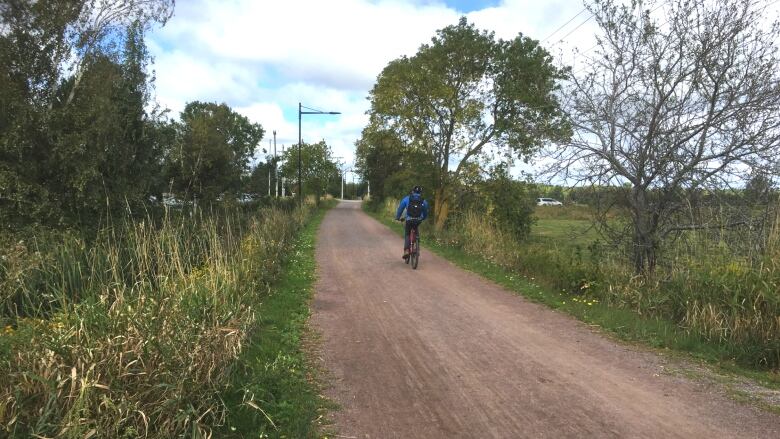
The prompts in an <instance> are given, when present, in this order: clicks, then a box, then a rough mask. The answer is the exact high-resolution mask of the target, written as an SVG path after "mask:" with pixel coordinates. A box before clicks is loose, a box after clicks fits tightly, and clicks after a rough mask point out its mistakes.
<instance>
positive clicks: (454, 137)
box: [358, 18, 568, 228]
mask: <svg viewBox="0 0 780 439" xmlns="http://www.w3.org/2000/svg"><path fill="white" fill-rule="evenodd" d="M563 74H564V71H563V70H560V69H558V68H557V67H555V66H554V65H553V62H552V57H551V56H550V55H549V54H548V52H547V51H546V50H545V49H543V48H542V47H541V46H540V45H539V44H538V42H537V41H534V40H532V39H530V38H527V37H524V36H522V35H519V36H518V37H516V38H515V39H512V40H509V41H506V40H502V39H496V38H495V37H494V35H493V34H492V33H490V32H487V31H480V30H478V29H476V28H475V27H474V26H473V25H471V24H468V23H467V21H466V19H465V18H462V19H461V20H460V21H459V23H458V24H457V25H453V26H448V27H445V28H444V29H441V30H439V31H438V32H437V34H436V36H435V37H434V38H433V39H432V40H431V43H430V44H425V45H422V46H421V47H420V49H419V50H418V52H417V53H416V54H415V55H414V56H413V57H411V58H407V57H401V58H398V59H396V60H393V61H391V62H390V63H389V64H388V65H387V66H386V67H385V68H384V70H383V71H382V73H381V74H380V75H379V78H378V79H377V82H376V84H375V85H374V88H373V89H372V91H371V97H370V99H371V110H370V116H371V118H370V125H369V127H368V128H367V129H366V130H365V131H364V137H363V139H362V140H361V141H360V143H359V148H358V160H359V162H360V163H361V167H362V169H363V171H364V173H365V174H366V175H371V176H372V177H373V178H375V179H376V180H373V179H372V180H370V181H372V183H374V186H376V187H380V188H382V189H381V190H382V191H383V192H384V191H385V186H386V185H387V181H388V180H390V179H391V178H392V176H393V175H399V174H401V173H402V172H410V173H414V171H415V170H414V169H412V168H410V167H409V165H408V164H409V163H414V164H416V165H418V166H419V169H420V172H430V171H432V174H431V176H430V177H429V178H431V177H432V180H433V181H432V188H433V189H434V191H435V199H434V213H435V216H436V224H437V227H438V228H441V227H442V226H443V225H444V223H445V221H446V218H447V215H448V213H449V210H450V208H451V204H452V203H451V193H450V190H451V186H452V184H453V182H457V181H458V180H459V179H460V178H461V177H462V174H463V173H464V172H465V170H466V169H467V168H469V166H470V164H472V163H473V162H474V161H475V160H476V159H478V158H479V157H480V156H484V155H486V154H487V151H488V149H492V150H500V151H506V150H509V151H511V153H512V154H521V155H528V154H530V153H531V152H533V151H535V150H536V149H538V148H539V147H540V146H541V145H542V144H543V143H544V142H547V141H550V140H562V139H565V138H566V136H567V132H568V130H567V125H566V123H565V121H564V119H563V117H562V114H561V112H560V110H559V106H558V100H557V97H556V94H555V92H556V91H557V90H558V81H559V80H560V79H562V78H563ZM361 144H362V147H361ZM399 153H400V154H399ZM408 154H415V155H416V157H415V161H412V160H405V162H406V163H407V165H406V166H404V160H401V162H400V165H401V166H400V167H399V161H398V159H399V158H400V157H401V156H403V155H408ZM380 157H386V158H389V159H392V161H390V162H386V163H382V162H380V160H378V159H379V158H380ZM453 163H457V166H455V169H450V165H451V164H453ZM387 165H389V169H388V170H382V169H379V168H380V167H382V166H387ZM428 170H430V171H428ZM390 172H392V173H390ZM413 175H414V174H413Z"/></svg>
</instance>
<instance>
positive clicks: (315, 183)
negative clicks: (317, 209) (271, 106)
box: [280, 141, 341, 202]
mask: <svg viewBox="0 0 780 439" xmlns="http://www.w3.org/2000/svg"><path fill="white" fill-rule="evenodd" d="M298 152H299V149H298V146H297V145H294V146H293V147H292V148H290V149H288V150H287V151H285V152H284V156H283V161H284V164H282V166H281V170H280V173H281V174H282V175H284V177H285V179H287V181H289V182H291V184H294V185H295V186H296V187H297V182H298ZM300 154H301V155H300V157H301V169H300V171H301V180H302V183H303V189H304V193H308V194H312V193H313V194H314V196H315V197H316V200H317V202H319V199H320V197H321V196H322V195H324V194H325V193H326V191H327V189H328V185H329V183H330V182H332V181H335V180H337V179H338V178H339V176H340V175H341V174H340V173H339V170H338V166H337V165H336V162H335V160H334V159H333V153H332V152H331V150H330V147H329V146H328V145H327V144H326V143H325V141H320V142H317V143H304V144H303V147H302V148H300ZM292 182H295V183H292Z"/></svg>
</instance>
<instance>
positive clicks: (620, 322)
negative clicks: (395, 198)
mask: <svg viewBox="0 0 780 439" xmlns="http://www.w3.org/2000/svg"><path fill="white" fill-rule="evenodd" d="M364 210H365V211H366V213H367V214H369V215H370V216H372V217H373V218H375V219H376V220H378V221H379V222H381V223H383V224H385V225H386V226H388V227H390V229H392V230H393V231H395V232H396V233H398V234H399V235H401V236H403V227H402V226H401V225H399V223H396V222H394V221H392V220H391V219H389V218H387V217H385V216H383V215H381V213H378V212H373V211H370V210H367V209H364ZM422 238H423V240H422V243H423V246H424V247H426V248H427V249H429V250H431V251H432V252H434V253H436V254H438V255H439V256H441V257H443V258H445V259H447V260H449V261H450V262H452V263H454V264H455V265H457V266H459V267H461V268H464V269H466V270H468V271H471V272H473V273H476V274H479V275H481V276H483V277H485V278H487V279H489V280H491V281H493V282H495V283H497V284H499V285H501V286H502V287H504V288H506V289H508V290H510V291H512V292H514V293H517V294H521V295H523V296H525V297H526V298H528V299H529V300H531V301H534V302H538V303H542V304H545V305H547V306H549V307H550V308H553V309H559V310H561V311H563V312H566V313H568V314H571V315H572V316H574V317H576V318H577V319H579V320H581V321H583V322H585V323H588V324H589V325H591V326H594V327H599V328H600V329H602V330H603V331H604V332H607V333H609V334H613V335H614V336H616V337H617V338H619V339H621V340H624V341H629V342H636V343H640V344H644V345H648V346H651V347H653V348H658V349H665V350H668V351H669V352H670V353H671V352H686V353H688V354H690V355H691V356H693V357H694V358H695V359H698V360H700V361H704V362H707V363H710V364H712V365H715V366H717V367H718V369H719V370H720V371H721V372H722V373H731V374H737V375H740V376H744V377H749V378H751V379H753V380H755V381H756V382H757V383H759V384H761V385H763V386H766V387H768V388H771V389H780V374H778V373H776V372H771V371H756V370H751V369H746V368H743V367H741V366H739V365H737V364H736V363H735V362H734V361H733V360H732V351H731V349H730V347H729V345H724V344H714V343H711V342H709V341H708V340H706V339H705V338H704V337H702V336H700V335H698V334H696V333H692V332H688V331H685V330H684V329H683V328H680V327H679V326H677V325H676V324H674V322H671V321H668V320H664V319H660V318H652V317H646V316H643V315H640V314H638V313H636V312H634V311H632V310H628V309H621V308H615V307H610V306H607V305H606V304H603V303H600V301H599V300H598V299H596V298H594V297H589V296H588V295H587V294H582V295H573V294H571V293H568V292H565V291H554V290H552V289H550V288H548V287H545V286H544V285H542V283H541V282H538V281H537V280H536V279H535V278H534V277H532V276H527V275H524V274H519V273H516V272H513V271H511V270H508V269H506V268H503V267H501V266H498V265H497V264H495V263H493V262H491V261H488V260H486V259H484V258H482V257H479V256H474V255H471V254H468V253H466V251H464V250H463V249H461V248H458V247H454V246H450V245H446V244H441V243H438V242H436V241H434V240H426V239H425V231H423V232H422ZM762 405H764V406H765V407H766V405H765V404H762ZM770 409H772V410H773V411H775V410H776V409H777V408H771V407H770Z"/></svg>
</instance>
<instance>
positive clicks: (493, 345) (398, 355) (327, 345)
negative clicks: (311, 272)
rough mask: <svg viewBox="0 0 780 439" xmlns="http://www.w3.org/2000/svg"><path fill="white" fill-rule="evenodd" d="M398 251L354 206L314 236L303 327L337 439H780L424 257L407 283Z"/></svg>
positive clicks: (575, 325) (713, 396) (611, 345)
mask: <svg viewBox="0 0 780 439" xmlns="http://www.w3.org/2000/svg"><path fill="white" fill-rule="evenodd" d="M423 238H424V236H423ZM423 245H424V241H423ZM401 250H402V242H401V239H400V238H399V237H398V236H397V235H395V234H394V233H393V232H392V231H390V230H389V229H387V228H386V227H385V226H383V225H381V224H380V223H378V222H376V221H375V220H373V219H371V218H370V217H369V216H367V215H366V214H364V213H363V212H362V211H360V205H359V204H358V203H349V202H342V203H341V204H339V206H338V207H337V208H335V209H333V210H331V211H330V212H329V213H328V215H327V216H326V218H325V220H324V222H323V223H322V228H321V230H320V232H319V243H318V248H317V261H318V264H319V276H320V279H319V281H318V284H317V286H316V288H317V289H316V295H315V299H314V303H313V308H314V314H313V317H312V322H313V324H314V327H315V328H316V329H318V330H319V331H320V332H321V333H322V336H323V340H322V345H321V348H322V353H321V355H322V358H323V363H324V366H325V368H326V369H327V370H328V371H329V372H330V373H331V375H332V376H331V378H332V387H331V388H330V389H329V391H328V396H330V397H332V398H333V399H335V400H336V401H337V402H338V403H339V404H340V405H341V406H342V409H341V410H340V411H338V412H336V413H334V417H335V421H336V427H337V428H338V430H339V437H351V438H377V439H384V438H456V437H462V438H525V437H550V438H560V437H595V438H608V437H625V438H638V437H647V438H699V437H706V438H718V437H748V438H776V437H780V416H776V415H772V414H770V413H766V412H762V411H759V410H757V409H754V408H752V407H749V406H746V405H741V404H738V403H735V402H733V401H731V400H729V399H728V398H726V397H724V396H722V395H720V394H718V393H716V392H714V391H713V390H711V389H710V388H708V387H707V386H704V385H702V384H697V383H695V382H692V381H688V380H685V379H682V378H678V377H673V376H670V375H666V374H664V373H663V367H662V366H663V359H661V358H659V357H658V356H656V355H654V354H651V353H647V352H641V351H639V350H635V349H632V348H628V347H625V346H621V345H619V344H616V343H615V342H612V341H610V340H608V339H606V338H605V337H603V336H601V335H599V334H597V333H594V332H592V331H591V330H590V329H589V328H588V327H587V326H586V325H584V324H582V323H580V322H577V321H575V320H573V319H572V318H570V317H567V316H565V315H563V314H561V313H558V312H555V311H551V310H549V309H547V308H545V307H543V306H541V305H537V304H534V303H531V302H528V301H526V300H524V299H523V298H520V297H517V296H514V295H512V294H509V293H507V292H506V291H505V290H503V289H501V288H500V287H498V286H496V285H494V284H492V283H490V282H488V281H485V280H483V279H481V278H480V277H478V276H476V275H474V274H472V273H468V272H466V271H464V270H461V269H459V268H457V267H455V266H454V265H452V264H450V263H449V262H447V261H445V260H443V259H441V258H439V257H437V256H435V255H433V254H432V253H430V252H428V251H426V250H425V249H424V248H423V251H422V255H421V259H420V268H419V269H418V270H417V271H413V270H411V269H410V268H409V266H407V265H405V264H403V261H402V260H401V258H400V252H401Z"/></svg>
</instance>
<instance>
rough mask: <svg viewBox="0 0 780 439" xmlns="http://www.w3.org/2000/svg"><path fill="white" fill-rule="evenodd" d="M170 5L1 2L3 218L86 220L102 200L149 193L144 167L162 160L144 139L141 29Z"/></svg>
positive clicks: (159, 1) (157, 1)
mask: <svg viewBox="0 0 780 439" xmlns="http://www.w3.org/2000/svg"><path fill="white" fill-rule="evenodd" d="M172 7H173V2H172V0H142V1H135V0H133V1H131V0H110V1H94V0H82V1H68V2H61V1H54V0H40V1H35V2H30V1H23V0H9V1H6V2H3V4H2V5H0V23H2V25H0V106H1V107H2V108H0V110H1V111H0V222H2V223H3V224H4V225H9V226H12V225H13V224H14V223H17V225H20V224H22V225H23V224H29V223H38V222H44V223H49V224H68V223H72V222H74V221H75V222H82V221H83V220H87V219H92V217H94V213H95V212H96V211H98V210H101V209H102V210H103V211H105V206H106V203H105V201H106V199H110V200H122V202H119V201H117V202H116V203H113V202H111V203H110V204H112V205H113V206H117V205H120V204H123V203H125V202H126V201H127V200H128V199H129V200H140V199H141V198H143V196H142V195H141V194H142V193H144V192H146V189H147V188H145V187H144V186H143V185H139V178H140V177H142V176H143V175H145V174H143V173H142V171H148V172H152V170H153V169H154V166H152V164H154V163H157V164H159V160H158V156H159V154H158V152H156V151H154V150H150V149H149V148H147V146H148V145H145V143H144V140H143V138H144V137H145V135H146V133H147V129H146V125H147V123H148V122H149V115H147V114H146V113H145V110H144V108H145V106H146V104H147V103H148V101H147V99H148V93H146V87H147V86H148V78H147V76H146V73H145V67H146V62H147V60H148V55H147V54H146V51H145V48H144V47H143V33H144V30H145V29H146V28H147V27H148V25H149V24H150V23H153V22H160V23H164V22H165V21H166V20H167V18H168V17H170V13H171V12H172ZM127 175H130V176H133V181H132V182H131V181H129V180H128V178H127V177H126V176H127ZM115 191H116V192H115ZM97 200H99V201H97ZM101 206H102V207H101ZM109 207H111V208H113V207H112V206H109ZM87 217H89V218H87Z"/></svg>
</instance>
